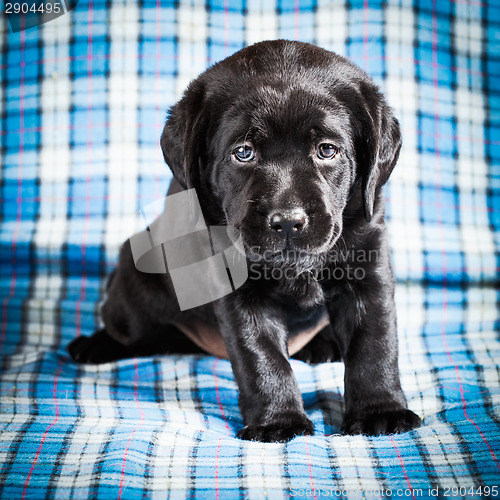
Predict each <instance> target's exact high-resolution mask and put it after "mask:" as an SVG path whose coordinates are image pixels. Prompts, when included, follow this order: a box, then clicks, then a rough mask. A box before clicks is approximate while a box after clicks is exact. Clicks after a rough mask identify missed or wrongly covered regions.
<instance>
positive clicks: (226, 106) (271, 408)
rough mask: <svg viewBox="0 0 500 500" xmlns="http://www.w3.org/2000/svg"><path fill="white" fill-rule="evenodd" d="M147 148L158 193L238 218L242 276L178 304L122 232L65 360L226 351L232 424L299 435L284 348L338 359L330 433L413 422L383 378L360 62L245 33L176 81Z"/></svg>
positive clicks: (383, 167)
mask: <svg viewBox="0 0 500 500" xmlns="http://www.w3.org/2000/svg"><path fill="white" fill-rule="evenodd" d="M161 147H162V150H163V154H164V157H165V160H166V162H167V163H168V165H169V166H170V168H171V169H172V172H173V175H174V181H173V183H172V186H171V189H170V194H171V193H172V192H177V191H180V190H181V189H191V188H194V189H195V190H196V193H197V196H198V198H199V200H200V205H201V208H202V211H203V216H204V219H205V221H206V222H207V224H209V225H228V226H232V227H234V228H236V229H237V230H238V231H239V232H240V234H241V238H242V241H243V245H244V249H245V253H246V258H247V262H248V279H247V281H246V282H245V283H244V285H243V286H241V287H239V288H237V289H236V290H234V291H233V292H232V293H230V294H228V295H226V296H224V297H222V298H220V299H218V300H216V301H214V302H212V303H209V304H205V305H202V306H199V307H195V308H192V309H188V310H184V311H181V310H180V308H179V304H178V301H177V299H176V295H175V292H174V289H173V286H172V280H171V276H170V275H169V273H164V274H147V273H143V272H140V271H138V270H137V269H136V267H135V265H134V260H133V258H132V252H131V246H130V240H127V242H125V244H124V245H123V247H122V249H121V253H120V259H119V263H118V266H117V268H116V270H115V272H114V273H113V275H112V276H111V279H110V281H109V284H108V290H107V299H106V301H105V303H104V305H103V308H102V317H103V321H104V325H105V326H104V329H102V330H99V331H97V332H96V333H94V335H93V336H91V337H79V338H77V339H75V340H74V341H73V342H72V343H71V344H70V346H69V352H70V354H71V356H72V357H73V359H75V360H76V361H78V362H82V363H100V362H106V361H110V360H114V359H119V358H123V357H130V356H138V355H149V354H153V353H194V352H205V353H206V352H208V353H212V354H215V355H218V356H223V357H228V358H229V360H230V361H231V364H232V368H233V371H234V376H235V379H236V382H237V384H238V388H239V405H240V409H241V413H242V415H243V420H244V424H245V427H244V428H243V429H241V430H240V431H239V433H238V436H239V437H240V438H242V439H249V440H258V441H286V440H288V439H291V438H293V437H294V436H296V435H304V434H305V435H307V434H312V433H313V425H312V423H311V421H310V420H309V419H308V418H307V416H306V413H305V411H304V406H303V401H302V396H301V393H300V391H299V388H298V385H297V382H296V380H295V378H294V375H293V372H292V369H291V367H290V363H289V356H291V355H295V357H296V358H298V359H302V360H304V361H306V362H311V363H320V362H328V361H337V360H343V361H344V363H345V415H344V420H343V424H342V429H343V431H344V432H345V433H349V434H355V433H366V434H372V435H376V434H388V433H395V432H402V431H407V430H409V429H412V428H415V427H418V426H419V425H420V419H419V417H418V416H417V415H415V414H414V413H413V412H411V411H410V410H408V409H407V403H406V399H405V396H404V394H403V391H402V390H401V385H400V379H399V370H398V341H397V334H396V313H395V305H394V277H393V273H392V269H391V264H390V260H389V249H388V244H387V236H386V230H385V225H384V201H383V197H382V193H381V187H382V185H383V184H384V183H385V182H386V181H387V179H388V177H389V175H390V174H391V171H392V169H393V168H394V166H395V164H396V161H397V159H398V155H399V151H400V147H401V135H400V129H399V123H398V121H397V120H396V118H394V116H393V114H392V111H391V109H390V108H389V107H388V105H387V104H386V102H385V100H384V98H383V96H382V95H381V93H380V92H379V90H378V88H377V87H376V85H375V84H374V83H373V81H372V80H371V79H370V78H369V77H368V76H367V75H366V73H364V72H363V71H362V70H361V69H359V68H358V67H356V66H354V65H353V64H351V63H350V62H348V61H347V60H346V59H344V58H342V57H340V56H338V55H336V54H334V53H332V52H329V51H327V50H324V49H321V48H319V47H316V46H314V45H310V44H307V43H300V42H292V41H284V40H278V41H267V42H261V43H257V44H255V45H252V46H249V47H246V48H244V49H243V50H241V51H239V52H237V53H235V54H234V55H232V56H231V57H228V58H227V59H225V60H223V61H221V62H219V63H217V64H215V65H214V66H213V67H211V68H209V69H208V70H207V71H205V72H204V73H203V74H202V75H200V76H199V77H198V78H197V79H196V80H194V81H193V82H192V83H191V84H190V85H189V87H188V89H187V90H186V92H185V94H184V96H183V97H182V99H181V100H180V101H179V102H178V103H177V104H176V105H175V106H173V107H172V109H171V110H170V115H169V118H168V120H167V122H166V125H165V128H164V131H163V134H162V137H161Z"/></svg>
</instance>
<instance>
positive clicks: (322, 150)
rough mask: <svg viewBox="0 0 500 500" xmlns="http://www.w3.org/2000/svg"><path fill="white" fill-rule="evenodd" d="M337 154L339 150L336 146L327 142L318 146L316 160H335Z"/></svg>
mask: <svg viewBox="0 0 500 500" xmlns="http://www.w3.org/2000/svg"><path fill="white" fill-rule="evenodd" d="M338 152H339V148H338V147H337V146H334V145H333V144H330V143H327V142H324V143H323V144H320V145H319V146H318V158H320V159H321V160H331V159H332V158H335V156H336V155H337V153H338Z"/></svg>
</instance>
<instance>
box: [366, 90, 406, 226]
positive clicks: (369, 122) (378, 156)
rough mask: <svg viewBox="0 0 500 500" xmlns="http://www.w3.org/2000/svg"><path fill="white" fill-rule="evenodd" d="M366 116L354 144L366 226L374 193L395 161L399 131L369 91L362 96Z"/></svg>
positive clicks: (376, 95) (381, 100) (375, 93)
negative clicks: (355, 144) (355, 145)
mask: <svg viewBox="0 0 500 500" xmlns="http://www.w3.org/2000/svg"><path fill="white" fill-rule="evenodd" d="M362 93H363V96H364V97H365V104H366V108H365V110H366V112H367V115H366V116H365V117H364V119H362V121H363V122H364V123H363V125H362V126H361V130H362V134H361V137H360V140H358V141H357V149H358V152H357V153H358V155H357V156H358V165H359V167H360V171H361V176H362V190H363V205H364V212H365V217H366V220H367V221H368V222H370V220H371V218H372V215H373V208H374V204H375V199H376V194H377V191H378V190H379V189H380V188H381V187H382V186H383V185H384V184H385V183H386V182H387V180H388V179H389V176H390V175H391V172H392V170H393V168H394V166H395V165H396V162H397V161H398V157H399V152H400V150H401V143H402V141H401V131H400V127H399V122H398V120H397V119H396V118H395V117H394V115H393V114H392V110H391V109H390V108H389V106H388V105H387V104H386V103H385V101H384V98H383V97H382V95H381V94H380V93H379V92H378V91H377V90H374V89H373V88H371V89H370V91H369V92H368V91H367V89H366V88H365V91H364V92H362Z"/></svg>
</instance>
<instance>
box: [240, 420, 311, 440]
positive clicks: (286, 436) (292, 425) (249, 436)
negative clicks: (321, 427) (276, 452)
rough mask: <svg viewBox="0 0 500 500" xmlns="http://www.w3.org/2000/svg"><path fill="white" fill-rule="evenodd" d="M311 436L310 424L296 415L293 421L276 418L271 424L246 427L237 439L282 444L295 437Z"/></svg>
mask: <svg viewBox="0 0 500 500" xmlns="http://www.w3.org/2000/svg"><path fill="white" fill-rule="evenodd" d="M312 434H314V426H313V424H312V422H311V421H310V420H309V419H308V418H307V417H306V416H305V415H298V416H296V417H294V418H293V419H290V417H287V418H286V417H285V418H281V419H280V418H277V419H276V420H275V421H274V422H273V423H271V424H264V425H247V426H245V427H243V429H241V431H239V432H238V437H239V438H240V439H245V440H247V441H261V442H264V443H275V442H281V443H282V442H285V441H290V439H293V438H294V437H295V436H311V435H312Z"/></svg>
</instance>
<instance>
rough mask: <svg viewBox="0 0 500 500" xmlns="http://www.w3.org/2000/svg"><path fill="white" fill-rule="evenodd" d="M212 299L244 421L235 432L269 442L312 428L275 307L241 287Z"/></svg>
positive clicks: (284, 333) (284, 330)
mask: <svg viewBox="0 0 500 500" xmlns="http://www.w3.org/2000/svg"><path fill="white" fill-rule="evenodd" d="M214 305H215V312H216V315H217V319H218V322H219V327H220V329H221V333H222V336H223V337H224V341H225V343H226V348H227V351H228V354H229V359H230V360H231V365H232V368H233V372H234V376H235V378H236V382H237V384H238V389H239V392H240V394H239V405H240V410H241V413H242V415H243V422H244V424H245V427H244V428H243V429H242V430H241V431H240V432H239V433H238V437H240V438H241V439H247V440H255V441H265V442H273V441H287V440H289V439H292V438H293V437H294V436H296V435H301V434H302V435H303V434H306V435H307V434H313V425H312V422H311V421H310V420H309V419H308V418H307V416H306V414H305V411H304V404H303V401H302V395H301V393H300V390H299V387H298V385H297V381H296V380H295V377H294V374H293V372H292V368H291V367H290V363H289V359H288V348H287V331H286V328H285V321H284V317H283V315H282V312H280V310H279V308H278V307H277V306H276V305H271V304H269V299H260V298H258V297H255V296H252V297H248V296H246V294H245V293H244V292H243V291H242V289H239V290H237V291H236V292H233V293H232V294H231V295H228V296H226V297H224V298H223V299H220V300H218V301H217V302H216V303H214Z"/></svg>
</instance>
